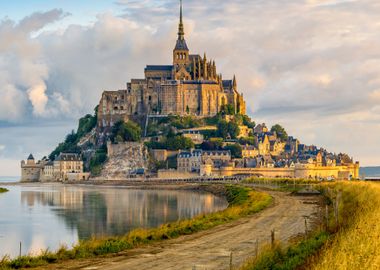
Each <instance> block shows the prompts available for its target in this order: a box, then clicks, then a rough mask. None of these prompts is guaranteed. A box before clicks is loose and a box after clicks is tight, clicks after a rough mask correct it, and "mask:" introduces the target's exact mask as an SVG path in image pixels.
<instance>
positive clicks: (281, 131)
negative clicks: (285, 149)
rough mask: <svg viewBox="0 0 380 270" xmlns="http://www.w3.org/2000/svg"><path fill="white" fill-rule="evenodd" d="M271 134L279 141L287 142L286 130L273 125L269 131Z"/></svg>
mask: <svg viewBox="0 0 380 270" xmlns="http://www.w3.org/2000/svg"><path fill="white" fill-rule="evenodd" d="M270 131H271V132H276V134H277V137H278V138H280V140H281V141H283V142H285V141H287V140H288V133H287V132H286V130H285V129H284V128H283V127H282V126H281V125H279V124H276V125H274V126H273V127H272V128H271V129H270Z"/></svg>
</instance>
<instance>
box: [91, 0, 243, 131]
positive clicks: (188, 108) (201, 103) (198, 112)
mask: <svg viewBox="0 0 380 270" xmlns="http://www.w3.org/2000/svg"><path fill="white" fill-rule="evenodd" d="M227 106H228V108H230V109H231V108H232V109H233V110H235V113H240V114H245V113H246V105H245V101H244V98H243V95H242V94H240V93H239V92H238V89H237V82H236V78H235V76H234V78H233V79H232V80H223V79H222V75H221V74H218V73H217V69H216V64H215V61H211V60H208V59H207V56H206V54H204V56H203V57H201V56H200V55H198V54H190V51H189V48H188V46H187V44H186V40H185V32H184V25H183V19H182V1H181V8H180V22H179V28H178V39H177V42H176V45H175V48H174V50H173V63H172V65H148V66H147V67H146V68H145V78H144V79H132V80H131V82H129V83H127V89H124V90H119V91H105V92H103V95H102V98H101V100H100V104H99V108H98V126H99V127H110V126H113V124H114V123H115V122H117V121H119V120H128V119H129V118H130V117H131V116H145V115H169V114H174V115H181V116H185V115H192V116H199V117H206V116H214V115H216V114H217V113H219V112H220V111H222V110H224V109H225V108H226V107H227Z"/></svg>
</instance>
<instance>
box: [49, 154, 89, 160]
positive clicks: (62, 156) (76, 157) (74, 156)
mask: <svg viewBox="0 0 380 270" xmlns="http://www.w3.org/2000/svg"><path fill="white" fill-rule="evenodd" d="M55 160H56V161H82V159H81V157H80V156H79V155H78V154H75V153H61V154H60V155H59V156H58V157H57V158H56V159H55Z"/></svg>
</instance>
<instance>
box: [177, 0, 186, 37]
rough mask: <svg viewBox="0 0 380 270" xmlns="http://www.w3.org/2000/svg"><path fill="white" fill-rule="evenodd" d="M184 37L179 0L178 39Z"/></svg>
mask: <svg viewBox="0 0 380 270" xmlns="http://www.w3.org/2000/svg"><path fill="white" fill-rule="evenodd" d="M184 38H185V31H184V26H183V19H182V0H180V18H179V27H178V39H180V40H183V39H184Z"/></svg>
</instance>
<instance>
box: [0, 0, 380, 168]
mask: <svg viewBox="0 0 380 270" xmlns="http://www.w3.org/2000/svg"><path fill="white" fill-rule="evenodd" d="M117 4H118V7H119V10H120V9H122V14H121V15H118V16H116V15H115V14H112V13H104V14H98V16H97V17H96V19H95V21H94V23H93V24H91V25H86V26H83V25H70V26H68V27H67V28H66V29H63V30H62V29H60V30H57V31H53V30H51V29H50V30H49V31H48V32H47V31H43V29H44V27H45V26H46V25H47V24H50V23H52V22H55V21H57V20H60V19H62V18H63V17H65V16H67V14H66V13H64V12H63V11H61V10H53V11H50V12H47V13H35V14H32V15H31V16H28V17H27V18H25V19H23V20H22V21H21V22H19V23H16V22H13V21H10V20H4V21H2V22H1V23H0V39H1V40H2V42H1V43H0V85H1V87H0V94H1V97H2V99H1V100H0V121H6V122H8V123H9V122H23V121H24V122H25V121H29V120H30V119H32V120H34V121H37V122H38V121H49V120H54V121H55V120H57V119H66V118H70V119H72V121H75V119H77V118H78V117H79V116H81V115H82V114H85V113H90V112H92V109H93V108H94V107H95V105H97V103H98V102H99V99H100V95H101V92H102V91H103V90H115V89H121V88H124V87H125V83H126V82H127V81H128V80H129V79H131V78H141V77H143V69H144V66H145V65H146V64H168V63H171V54H172V49H173V46H174V42H175V39H176V31H177V24H178V1H176V0H163V1H153V0H144V1H131V0H124V1H123V0H119V1H118V2H117ZM184 6H185V9H184V16H185V31H186V39H187V43H188V46H189V48H190V50H191V52H192V53H199V54H203V52H205V51H206V52H207V54H208V57H209V58H213V59H215V60H216V63H217V67H218V72H221V73H223V75H224V78H225V79H227V78H232V76H233V75H234V74H236V76H237V79H238V86H239V89H240V90H241V91H243V93H244V96H245V98H246V99H247V105H248V108H249V112H250V113H252V115H253V117H254V118H255V119H256V120H257V121H258V122H261V121H267V122H269V123H270V124H271V123H276V122H280V123H281V124H283V125H284V126H285V127H286V128H287V129H288V130H289V133H291V134H294V135H295V136H297V137H299V138H300V139H302V140H303V141H304V142H306V143H309V144H312V143H314V144H318V145H321V146H325V147H327V148H329V149H332V150H333V151H345V152H350V154H352V155H354V156H355V157H357V158H358V159H361V160H365V161H366V163H367V164H370V163H371V164H372V163H380V158H379V157H375V156H374V155H373V154H372V153H373V152H377V153H379V152H380V148H379V147H380V145H379V144H378V143H376V139H375V138H376V134H378V133H379V132H380V126H379V120H380V108H379V105H378V104H379V97H380V95H379V89H380V79H379V78H380V37H379V35H378V33H379V32H380V24H379V23H378V21H379V20H378V14H379V13H380V5H379V4H378V3H377V2H376V1H372V0H362V1H338V0H335V1H332V0H331V1H330V0H329V1H327V0H325V1H323V0H319V1H317V0H303V1H282V0H273V1H251V0H241V1H219V0H210V1H207V3H205V2H204V1H201V0H194V1H185V2H184ZM353 18H355V19H354V20H353ZM3 41H4V42H3ZM3 97H4V98H3ZM252 108H253V110H252ZM363 141H365V142H371V147H369V146H368V147H367V146H366V145H363V143H362V142H363ZM371 148H372V149H371Z"/></svg>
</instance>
